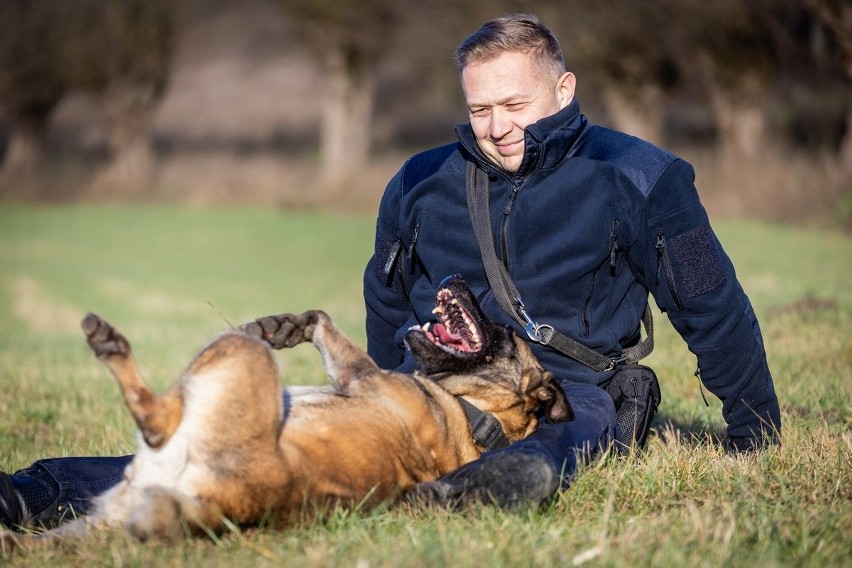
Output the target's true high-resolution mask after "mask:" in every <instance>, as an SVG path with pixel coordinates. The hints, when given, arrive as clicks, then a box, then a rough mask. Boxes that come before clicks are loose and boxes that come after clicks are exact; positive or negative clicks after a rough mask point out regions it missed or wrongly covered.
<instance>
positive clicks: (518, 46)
mask: <svg viewBox="0 0 852 568" xmlns="http://www.w3.org/2000/svg"><path fill="white" fill-rule="evenodd" d="M505 52H521V53H531V54H532V55H533V61H534V65H535V66H536V68H537V69H538V70H539V71H541V72H542V73H543V74H544V75H545V76H548V75H550V74H553V75H555V76H556V77H558V76H560V75H562V74H563V73H564V72H565V70H566V69H565V60H564V59H563V57H562V48H561V47H560V46H559V41H558V40H557V39H556V36H554V35H553V32H551V31H550V29H548V28H547V26H545V25H544V24H542V23H541V20H539V19H538V17H537V16H534V15H532V14H513V15H511V16H505V17H503V18H497V19H496V20H491V21H490V22H486V23H484V24H483V25H482V27H481V28H479V29H478V30H476V31H475V32H473V33H472V34H471V35H470V36H468V38H467V39H465V40H464V41H463V42H462V43H461V45H459V46H458V48H457V49H456V65H458V70H459V74H461V73H462V72H463V71H464V69H465V67H467V66H468V65H470V64H472V63H482V62H484V61H489V60H491V59H494V58H495V57H497V56H499V55H501V54H503V53H505Z"/></svg>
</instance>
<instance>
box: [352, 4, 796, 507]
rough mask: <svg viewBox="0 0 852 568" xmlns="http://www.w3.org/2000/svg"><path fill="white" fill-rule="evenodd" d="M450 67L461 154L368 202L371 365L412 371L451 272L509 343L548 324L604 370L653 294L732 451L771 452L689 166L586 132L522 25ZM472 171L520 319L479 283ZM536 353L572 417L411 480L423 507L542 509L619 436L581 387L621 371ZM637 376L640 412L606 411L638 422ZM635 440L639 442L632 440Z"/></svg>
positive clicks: (757, 390) (645, 399)
mask: <svg viewBox="0 0 852 568" xmlns="http://www.w3.org/2000/svg"><path fill="white" fill-rule="evenodd" d="M457 62H458V66H459V71H460V75H461V83H462V89H463V90H464V95H465V99H466V101H467V106H468V112H469V116H470V124H466V125H461V126H459V127H458V128H457V135H458V143H455V144H451V145H447V146H444V147H440V148H436V149H434V150H430V151H428V152H425V153H422V154H419V155H417V156H414V157H413V158H411V159H410V160H409V161H408V162H407V163H406V164H405V165H404V166H403V168H402V170H400V172H399V173H398V174H397V175H396V177H395V178H394V179H393V180H391V182H390V184H389V186H388V188H387V190H386V192H385V194H384V197H383V200H382V204H381V208H380V212H379V218H378V223H377V235H376V251H375V255H374V256H373V258H372V260H371V261H370V266H369V267H368V269H367V271H366V273H365V278H364V291H365V299H366V304H367V331H368V350H369V352H370V354H371V355H372V356H373V357H374V358H375V359H376V361H377V362H378V363H379V364H380V365H381V366H384V367H388V368H392V367H397V366H402V367H404V368H405V367H407V366H410V365H411V362H410V358H409V356H408V355H406V353H405V350H404V349H403V343H402V337H403V335H404V333H405V330H406V329H408V327H410V326H411V325H414V324H416V323H421V322H423V321H426V320H428V319H429V317H430V314H429V310H430V309H431V306H432V297H433V296H434V289H435V286H436V285H437V284H438V282H439V281H440V279H441V278H443V277H444V276H446V275H447V274H452V273H460V274H463V275H464V277H465V279H466V280H467V282H468V284H469V285H470V286H471V288H472V289H473V290H475V291H477V292H478V296H479V300H480V302H481V304H482V307H483V309H484V311H485V313H486V314H487V315H488V316H489V317H490V318H492V319H494V320H496V321H504V322H505V323H506V324H508V325H512V326H513V327H514V328H515V329H516V331H517V332H518V333H519V334H522V335H523V334H524V333H525V328H524V326H522V325H521V324H519V323H518V321H519V320H520V321H523V320H527V321H528V322H530V323H531V324H543V325H545V326H552V328H553V329H555V330H556V331H558V332H560V333H561V334H563V335H565V336H568V338H570V339H571V340H573V341H577V342H579V343H581V344H583V345H584V346H586V347H589V348H591V349H593V350H594V351H596V352H598V353H600V354H602V355H604V356H606V357H608V358H611V359H612V360H613V361H618V360H619V359H621V357H622V355H623V354H624V353H625V351H626V350H627V348H630V347H631V346H634V345H635V344H636V343H637V341H638V339H639V328H640V320H641V319H642V315H643V311H644V308H645V305H646V301H647V298H648V293H649V292H650V293H651V294H652V295H653V296H654V299H655V300H656V302H657V305H658V306H659V307H660V308H661V309H662V310H664V311H666V312H667V313H668V315H669V319H670V320H671V322H672V324H673V325H674V327H675V328H676V329H677V330H678V332H679V333H680V334H681V336H682V337H683V338H684V339H685V340H686V342H687V344H688V345H689V348H690V349H691V351H692V352H693V353H695V354H696V355H697V357H698V362H699V366H700V370H701V379H702V380H703V382H704V384H705V385H706V386H707V388H708V389H709V390H710V391H711V392H713V393H714V394H716V395H717V396H718V397H719V398H720V399H721V400H722V402H723V409H722V412H723V415H724V418H725V420H726V421H727V423H728V447H729V450H730V451H731V452H732V453H737V452H741V451H750V450H754V449H757V448H759V447H761V446H762V445H764V444H765V443H768V442H772V441H775V440H777V437H778V435H779V433H780V428H781V422H780V416H779V414H780V413H779V408H778V401H777V398H776V396H775V392H774V387H773V383H772V377H771V375H770V373H769V369H768V367H767V364H766V356H765V352H764V349H763V343H762V338H761V334H760V330H759V328H758V324H757V320H756V318H755V316H754V312H753V311H752V308H751V305H750V303H749V300H748V298H747V297H746V295H745V294H744V292H743V290H742V288H741V287H740V285H739V283H738V282H737V279H736V276H735V274H734V269H733V266H732V265H731V262H730V260H729V259H728V257H727V256H726V255H725V254H724V252H723V251H722V247H721V245H720V244H719V242H718V240H717V239H716V237H715V235H714V234H713V231H712V229H711V227H710V225H709V222H708V220H707V215H706V213H705V211H704V208H703V207H702V205H701V203H700V201H699V199H698V195H697V193H696V190H695V187H694V185H693V182H694V173H693V170H692V168H691V167H690V166H689V165H688V164H687V163H685V162H684V161H682V160H680V159H678V158H676V157H675V156H673V155H671V154H669V153H667V152H665V151H663V150H660V149H659V148H656V147H654V146H652V145H650V144H648V143H646V142H643V141H641V140H638V139H636V138H633V137H630V136H627V135H625V134H622V133H618V132H613V131H611V130H607V129H604V128H601V127H597V126H593V125H590V124H588V122H587V121H586V118H585V117H584V116H583V115H582V114H580V111H579V105H578V103H577V101H576V100H575V99H574V87H575V77H574V75H573V74H571V73H570V72H567V70H566V68H565V64H564V62H563V59H562V53H561V49H560V47H559V44H558V42H557V40H556V38H555V37H553V35H552V34H551V33H550V31H549V30H548V29H547V28H545V27H544V26H543V25H542V24H541V23H540V22H539V21H538V20H537V19H536V18H535V17H532V16H527V15H517V16H512V17H508V18H501V19H498V20H495V21H492V22H489V23H486V24H485V25H483V26H482V28H480V29H479V30H478V31H476V32H475V33H473V34H472V35H471V36H470V37H469V38H467V39H466V40H465V41H464V42H463V43H462V44H461V45H460V46H459V48H458V50H457ZM469 164H474V165H475V166H476V169H478V170H481V171H483V172H485V173H486V174H487V178H488V181H487V182H485V183H486V187H485V191H487V192H488V196H489V197H490V203H488V202H486V204H485V206H484V208H485V209H486V211H478V210H476V203H481V201H480V202H475V203H474V205H473V207H474V211H475V212H476V213H477V214H478V216H479V217H480V218H481V217H482V216H483V215H486V214H487V213H490V222H491V223H490V224H488V225H487V228H486V229H485V231H486V232H487V235H485V237H483V239H484V240H483V242H485V243H486V246H487V240H488V239H491V240H493V242H494V248H495V249H496V251H497V255H498V256H499V262H501V263H503V265H504V267H505V268H506V269H507V272H508V274H509V277H510V279H511V281H512V282H514V284H515V285H516V287H517V291H518V292H519V294H520V296H521V297H522V299H523V300H522V301H523V305H522V306H521V304H520V302H518V301H517V299H516V298H510V299H511V300H513V302H514V309H515V310H516V311H518V308H519V307H523V312H522V313H521V312H519V313H521V316H522V317H521V318H517V317H515V316H514V315H507V313H506V312H507V310H505V309H504V308H503V307H501V301H500V297H499V296H500V294H499V293H498V292H497V291H496V290H494V289H493V288H494V283H493V276H492V278H489V276H488V274H487V272H488V270H489V268H488V267H489V265H488V264H487V260H484V258H485V257H484V256H483V252H482V249H481V245H482V242H478V240H477V239H478V238H479V237H480V235H477V234H476V232H477V227H476V226H475V224H474V223H473V222H472V221H471V215H470V210H469V206H468V201H467V200H466V185H467V183H468V182H467V180H466V177H467V169H468V165H469ZM484 264H485V266H484ZM492 269H493V267H492ZM498 279H499V276H498ZM505 303H506V302H505V301H504V302H503V304H505ZM533 329H534V330H535V328H533ZM532 345H533V347H534V350H535V351H536V354H537V355H538V356H539V358H540V359H541V361H542V363H543V364H544V366H545V367H546V368H548V369H549V370H550V371H552V372H553V373H554V374H555V375H556V376H557V377H560V378H561V379H562V385H563V388H564V389H565V391H566V393H567V394H568V396H569V399H570V400H571V404H572V406H573V407H574V409H575V414H576V415H577V417H576V419H575V421H574V422H570V423H566V424H559V425H549V424H545V425H542V426H540V428H539V431H538V432H537V433H536V434H534V435H533V436H532V437H530V438H528V439H527V440H524V441H523V442H520V443H519V444H516V445H515V446H511V447H509V448H506V449H503V450H499V451H495V452H489V453H487V454H485V456H483V458H482V459H481V460H479V461H477V462H474V463H473V464H469V465H468V466H465V467H463V468H461V470H459V471H457V472H455V473H453V474H450V475H448V476H446V477H445V478H443V479H439V480H438V481H436V482H434V483H431V484H423V485H421V486H420V487H419V488H418V489H419V492H420V493H423V494H425V497H426V498H427V499H429V500H431V501H438V502H443V503H453V502H458V501H461V502H465V501H467V500H470V499H486V500H494V501H496V502H498V503H500V504H503V505H506V504H512V503H515V502H517V501H519V500H520V501H522V502H523V501H526V502H536V501H538V500H542V499H546V498H547V497H549V496H550V495H551V494H552V492H553V491H554V490H555V488H556V487H557V485H558V484H557V482H556V480H558V478H559V476H558V475H557V474H561V475H562V479H563V482H567V481H569V480H570V474H571V473H572V472H573V469H574V467H575V466H576V459H577V456H578V455H579V456H580V457H588V455H589V452H594V451H595V450H596V449H597V448H601V447H604V446H605V445H606V443H607V442H608V441H609V439H610V438H611V437H612V436H613V435H614V434H615V435H617V433H616V431H615V430H616V422H615V420H614V419H613V415H614V409H613V401H612V400H611V399H609V398H608V397H606V396H603V397H602V396H600V395H601V393H603V391H602V390H601V389H600V388H598V387H597V386H592V385H606V384H607V383H608V381H610V380H611V379H612V380H614V381H620V380H621V379H623V378H625V376H623V375H620V374H619V373H618V371H619V370H621V368H620V366H616V367H615V368H614V369H608V370H604V371H601V370H595V369H592V368H590V367H589V366H586V365H585V364H582V363H579V362H578V361H575V360H574V359H572V358H570V357H566V356H565V355H564V354H563V353H562V352H560V350H558V349H555V348H553V346H552V345H553V344H551V345H543V344H542V343H540V342H533V344H532ZM634 371H635V369H634V370H631V371H630V372H631V373H634ZM613 377H615V379H613ZM634 377H636V375H635V374H634V375H633V377H631V378H634ZM643 380H645V381H646V382H648V381H650V383H651V384H649V385H647V388H646V389H645V390H644V391H642V392H637V393H630V394H633V395H634V396H633V398H636V397H638V400H630V398H631V397H630V396H628V402H627V404H622V408H621V409H620V411H619V414H621V413H622V409H626V408H628V407H630V406H631V405H632V406H633V411H636V409H637V408H638V409H639V410H640V411H641V410H644V411H645V412H644V414H645V416H644V417H640V422H641V418H644V420H645V424H647V419H648V418H649V416H648V414H652V413H653V411H654V409H655V406H656V404H655V403H656V402H657V400H654V399H653V398H652V397H651V395H652V394H653V391H654V390H655V389H656V384H655V379H654V378H653V375H652V374H651V376H650V377H648V376H647V373H646V374H645V375H644V377H643ZM626 390H628V389H627V388H626V389H625V391H626ZM649 390H650V391H651V392H649ZM578 409H579V411H578ZM640 414H641V412H640ZM618 422H619V423H620V424H624V422H625V421H623V420H621V416H619V420H618ZM636 435H637V437H636V440H637V441H641V436H642V435H643V433H642V432H637V433H636ZM629 439H630V438H629V437H628V438H627V440H629ZM581 450H582V451H581ZM519 480H523V483H519V482H518V481H519ZM531 480H532V481H531Z"/></svg>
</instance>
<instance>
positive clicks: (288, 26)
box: [0, 0, 852, 229]
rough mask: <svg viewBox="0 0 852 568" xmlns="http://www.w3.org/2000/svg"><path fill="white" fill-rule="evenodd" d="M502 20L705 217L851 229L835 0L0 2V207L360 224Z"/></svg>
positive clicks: (850, 15) (847, 10)
mask: <svg viewBox="0 0 852 568" xmlns="http://www.w3.org/2000/svg"><path fill="white" fill-rule="evenodd" d="M515 11H526V12H534V13H536V14H538V15H539V16H540V17H541V18H542V19H543V20H544V22H545V23H546V24H547V25H548V26H550V27H551V28H552V29H553V30H554V31H555V33H556V35H557V37H558V38H559V39H560V41H561V43H562V48H563V51H564V53H565V58H566V62H567V64H568V67H569V69H571V70H572V71H574V73H575V74H576V75H577V78H578V95H577V96H578V98H579V101H580V104H581V109H582V110H583V111H584V112H585V113H586V114H587V115H588V116H589V118H590V119H591V120H592V121H594V122H597V123H601V124H604V125H607V126H611V127H614V128H617V129H620V130H624V131H626V132H628V133H631V134H635V135H637V136H640V137H642V138H645V139H648V140H650V141H652V142H654V143H656V144H658V145H661V146H664V147H666V148H668V149H670V150H672V151H674V152H676V153H679V154H680V155H682V156H683V157H685V158H686V159H688V160H690V161H691V162H693V164H694V165H695V166H696V170H697V174H698V180H697V184H698V187H699V191H700V192H701V195H702V199H703V200H704V202H705V205H706V206H707V208H708V209H709V210H710V212H711V214H713V215H717V216H718V215H723V216H730V217H744V216H748V217H757V218H763V219H768V220H775V221H795V222H809V223H812V222H817V223H819V224H828V225H832V226H842V227H845V228H847V229H852V125H850V123H852V3H850V2H848V1H847V0H749V1H742V0H713V1H711V2H708V1H706V0H646V1H632V0H561V1H560V0H537V1H520V0H517V1H513V0H487V1H484V0H233V1H230V0H2V2H0V199H3V200H6V201H21V200H25V201H50V202H67V201H72V200H73V201H86V200H88V201H91V200H115V201H146V200H151V201H157V202H177V203H192V204H243V203H252V204H258V203H259V204H269V205H274V206H276V207H281V208H288V209H296V208H317V207H322V208H337V209H340V208H343V209H347V210H350V209H351V210H361V211H371V210H373V209H374V208H375V206H376V204H377V203H378V199H379V197H380V195H381V192H382V190H383V189H384V186H385V184H386V182H387V180H388V179H389V178H390V177H391V176H392V175H393V174H394V172H395V171H396V170H397V169H398V168H399V167H400V166H401V164H402V162H403V160H404V159H405V158H406V157H407V156H409V155H410V154H412V153H414V152H416V151H419V150H422V149H426V148H428V147H431V146H434V145H437V144H443V143H446V142H452V141H454V139H455V136H454V134H453V126H454V125H455V124H456V123H457V122H461V121H465V120H466V112H465V108H464V101H463V98H462V95H461V91H460V88H459V86H458V81H457V72H456V69H455V64H454V61H453V52H454V49H455V47H456V45H457V44H458V43H459V42H460V41H461V40H462V39H463V38H464V37H466V36H467V35H468V34H469V33H470V32H472V31H473V30H474V29H476V28H477V27H478V26H479V25H480V24H481V23H482V22H484V21H486V20H489V19H492V18H494V17H497V16H500V15H503V14H506V13H510V12H515Z"/></svg>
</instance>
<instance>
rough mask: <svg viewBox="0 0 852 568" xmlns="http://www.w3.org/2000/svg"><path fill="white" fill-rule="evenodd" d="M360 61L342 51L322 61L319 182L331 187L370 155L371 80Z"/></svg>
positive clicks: (332, 53)
mask: <svg viewBox="0 0 852 568" xmlns="http://www.w3.org/2000/svg"><path fill="white" fill-rule="evenodd" d="M362 59H363V58H362V57H360V55H359V54H357V53H347V52H346V51H345V50H344V49H334V50H331V51H330V52H329V54H328V57H327V59H326V77H327V81H328V82H327V85H328V87H327V90H326V98H325V101H324V104H323V110H322V129H321V135H320V154H321V175H322V181H323V182H325V183H326V184H329V185H331V186H339V185H342V184H343V183H344V182H345V181H346V180H347V179H351V178H352V177H353V176H356V175H357V174H358V172H359V171H362V170H363V168H364V167H365V166H366V165H367V161H368V158H369V155H370V131H371V124H370V123H371V119H372V111H373V85H374V77H373V72H372V69H371V68H370V66H369V65H368V64H365V63H364V62H362Z"/></svg>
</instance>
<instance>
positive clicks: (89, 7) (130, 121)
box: [62, 0, 174, 192]
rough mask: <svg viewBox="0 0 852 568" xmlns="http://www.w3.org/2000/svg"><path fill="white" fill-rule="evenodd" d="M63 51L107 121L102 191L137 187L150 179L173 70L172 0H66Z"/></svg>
mask: <svg viewBox="0 0 852 568" xmlns="http://www.w3.org/2000/svg"><path fill="white" fill-rule="evenodd" d="M64 9H65V10H67V12H66V13H65V14H64V19H63V21H64V22H66V23H65V29H66V33H65V34H64V36H63V39H64V43H63V45H62V51H63V53H64V54H65V55H64V59H65V65H66V66H67V69H68V72H67V73H68V76H69V81H70V83H71V84H73V85H74V86H75V87H77V88H79V89H82V90H83V91H85V92H87V93H89V94H90V95H91V96H92V97H93V98H94V99H95V100H96V101H97V102H98V103H99V107H100V108H101V109H102V112H103V116H104V118H105V121H106V125H107V145H108V148H109V152H110V162H109V164H108V165H107V167H106V168H105V169H104V170H102V171H101V172H100V174H99V175H98V177H97V179H96V180H95V188H96V190H100V191H104V190H105V191H119V192H123V191H130V192H133V191H139V190H142V189H144V188H147V187H149V185H150V181H151V172H152V168H151V161H152V152H151V136H150V127H151V122H152V120H153V116H154V111H155V110H156V108H157V105H158V104H159V102H160V100H161V98H162V96H163V93H164V91H165V87H166V84H167V80H168V76H169V62H170V59H171V53H172V44H173V31H174V21H173V16H174V14H173V12H172V9H171V7H170V3H169V0H120V1H116V2H103V1H101V0H68V1H67V2H66V3H65V8H64Z"/></svg>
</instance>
